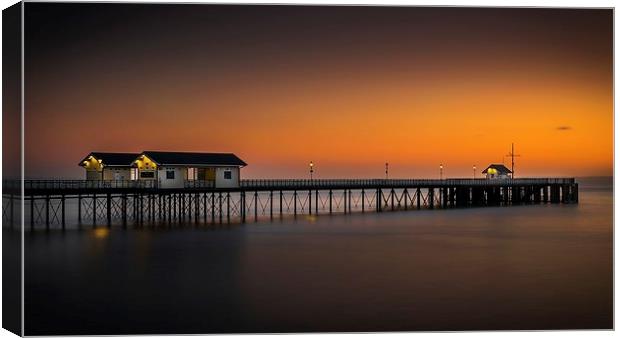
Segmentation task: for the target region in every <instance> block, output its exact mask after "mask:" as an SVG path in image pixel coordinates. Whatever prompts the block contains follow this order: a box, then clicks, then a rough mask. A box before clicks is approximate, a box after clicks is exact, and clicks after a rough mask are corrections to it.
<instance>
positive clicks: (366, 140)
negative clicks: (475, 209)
mask: <svg viewBox="0 0 620 338" xmlns="http://www.w3.org/2000/svg"><path fill="white" fill-rule="evenodd" d="M63 6H64V7H63ZM25 24H26V35H25V41H26V45H25V50H26V58H25V72H26V79H25V83H26V92H25V115H26V116H25V118H26V121H25V124H26V129H25V140H26V144H25V147H26V148H25V152H26V159H25V161H26V166H25V168H26V176H27V177H33V178H43V177H66V178H81V177H83V175H84V173H83V169H81V168H80V167H78V166H77V162H78V161H79V160H80V159H81V158H83V157H84V156H85V155H86V154H88V153H89V152H91V151H117V152H140V151H142V150H169V151H202V152H233V153H235V154H237V155H238V156H239V157H240V158H242V159H243V160H244V161H245V162H247V163H248V164H249V165H248V166H247V167H246V168H244V169H243V171H242V176H243V177H244V178H289V177H291V178H297V177H299V178H306V177H308V164H309V162H310V161H313V163H314V164H315V171H314V177H315V178H345V177H349V178H357V177H368V178H382V177H384V164H385V162H389V164H390V177H391V178H438V169H439V164H440V163H443V164H444V166H445V168H444V177H472V174H473V172H472V166H473V165H476V167H477V171H478V177H482V175H481V174H480V172H481V171H482V170H483V169H484V168H486V166H487V165H488V164H491V163H502V162H504V163H505V164H506V166H508V167H510V159H509V158H507V157H505V155H507V154H508V153H509V151H510V144H511V143H512V142H514V143H515V147H516V153H518V154H520V155H521V157H519V158H517V162H516V177H525V176H528V177H540V176H602V175H612V173H613V91H612V88H613V73H612V68H613V61H612V24H613V22H612V10H585V9H583V10H570V9H480V8H415V7H410V8H396V7H382V8H376V7H318V6H315V7H313V6H222V5H118V4H116V5H114V4H71V5H70V6H67V5H63V4H45V3H27V4H26V21H25Z"/></svg>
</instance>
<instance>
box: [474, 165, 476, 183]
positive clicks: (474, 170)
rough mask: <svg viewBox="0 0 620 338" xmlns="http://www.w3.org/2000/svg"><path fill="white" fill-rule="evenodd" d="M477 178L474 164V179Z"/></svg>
mask: <svg viewBox="0 0 620 338" xmlns="http://www.w3.org/2000/svg"><path fill="white" fill-rule="evenodd" d="M475 179H476V165H475V164H474V180H475Z"/></svg>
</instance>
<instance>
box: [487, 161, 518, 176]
mask: <svg viewBox="0 0 620 338" xmlns="http://www.w3.org/2000/svg"><path fill="white" fill-rule="evenodd" d="M489 169H495V170H497V173H498V174H500V175H504V174H512V171H510V169H508V168H506V166H505V165H503V164H491V165H489V166H488V167H487V168H486V169H484V170H483V171H482V173H483V174H486V173H487V171H489Z"/></svg>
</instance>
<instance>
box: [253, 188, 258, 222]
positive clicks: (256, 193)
mask: <svg viewBox="0 0 620 338" xmlns="http://www.w3.org/2000/svg"><path fill="white" fill-rule="evenodd" d="M256 221H258V191H255V192H254V222H256Z"/></svg>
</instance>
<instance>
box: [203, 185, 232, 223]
mask: <svg viewBox="0 0 620 338" xmlns="http://www.w3.org/2000/svg"><path fill="white" fill-rule="evenodd" d="M196 222H198V216H196ZM226 222H227V223H230V192H226Z"/></svg>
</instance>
